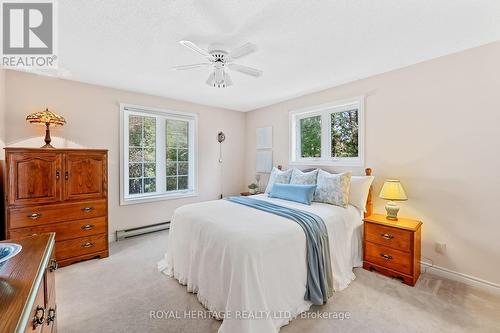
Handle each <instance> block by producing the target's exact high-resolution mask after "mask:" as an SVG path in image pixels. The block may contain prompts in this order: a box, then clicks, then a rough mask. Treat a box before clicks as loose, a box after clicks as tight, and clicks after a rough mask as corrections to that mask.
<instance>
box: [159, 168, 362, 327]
mask: <svg viewBox="0 0 500 333" xmlns="http://www.w3.org/2000/svg"><path fill="white" fill-rule="evenodd" d="M369 174H371V170H369V169H367V175H369ZM252 198H255V199H258V200H264V201H267V202H271V203H274V204H278V205H281V206H284V207H290V208H295V209H300V210H304V211H308V212H311V213H314V214H316V215H318V216H320V217H321V218H322V219H323V221H324V222H325V225H326V227H327V232H328V237H329V239H330V241H329V248H330V253H331V266H332V276H333V288H334V290H335V291H340V290H342V289H344V288H346V287H347V286H348V285H349V283H350V282H351V281H352V280H354V278H355V275H354V273H353V271H352V268H353V267H359V266H362V250H361V248H362V239H361V237H362V234H361V232H362V231H361V230H362V224H363V222H362V218H363V211H361V210H359V209H358V208H355V207H354V206H352V205H349V206H348V207H347V208H342V207H338V206H333V205H329V204H323V203H316V202H315V203H313V204H311V205H310V206H307V205H304V204H300V203H296V202H291V201H287V200H281V199H275V198H269V197H268V196H267V195H265V194H261V195H256V196H253V197H252ZM371 209H372V206H371V194H369V195H368V200H367V206H366V210H367V211H368V212H370V211H371ZM158 268H159V270H160V271H161V272H163V273H165V274H167V275H168V276H172V277H174V278H175V279H177V280H178V281H179V282H180V283H181V284H183V285H186V286H187V290H188V291H189V292H193V293H196V294H197V297H198V300H199V301H200V302H201V303H202V304H203V305H204V306H205V307H206V308H207V309H208V310H209V311H211V314H212V315H213V316H214V317H215V318H217V319H222V320H223V323H222V325H221V327H220V329H219V332H220V333H228V332H231V333H233V332H240V333H252V332H262V333H267V332H269V333H271V332H277V331H279V328H280V327H282V326H284V325H286V324H288V322H289V321H290V320H291V319H293V318H294V317H296V316H297V315H299V314H300V313H302V312H304V311H307V310H308V309H309V307H310V306H311V302H309V301H306V300H304V293H305V290H306V275H307V272H306V239H305V235H304V231H303V230H302V229H301V227H300V226H299V225H298V224H296V223H293V222H292V221H290V220H288V219H286V218H284V217H281V216H278V215H274V214H271V213H268V212H264V211H261V210H257V209H253V208H251V207H246V206H242V205H238V204H235V203H233V202H230V201H227V200H216V201H208V202H202V203H196V204H190V205H186V206H182V207H180V208H178V209H177V210H176V211H175V213H174V216H173V218H172V222H171V227H170V236H169V246H168V252H167V254H166V255H165V258H164V259H163V260H162V261H160V262H159V264H158Z"/></svg>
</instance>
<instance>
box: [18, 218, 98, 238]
mask: <svg viewBox="0 0 500 333" xmlns="http://www.w3.org/2000/svg"><path fill="white" fill-rule="evenodd" d="M106 231H107V230H106V217H105V216H103V217H96V218H93V219H85V220H77V221H70V222H61V223H55V224H44V225H41V226H36V227H27V228H19V229H12V230H10V231H9V235H8V238H13V239H15V238H21V237H26V236H31V235H34V234H38V235H39V234H46V233H49V232H55V233H56V241H63V240H68V239H73V238H78V237H84V236H90V235H96V234H102V233H105V232H106Z"/></svg>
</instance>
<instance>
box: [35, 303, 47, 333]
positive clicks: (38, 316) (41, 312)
mask: <svg viewBox="0 0 500 333" xmlns="http://www.w3.org/2000/svg"><path fill="white" fill-rule="evenodd" d="M44 321H45V308H43V307H41V306H40V305H38V306H37V307H36V310H35V315H34V316H33V329H36V328H37V327H38V326H39V325H42V324H43V322H44Z"/></svg>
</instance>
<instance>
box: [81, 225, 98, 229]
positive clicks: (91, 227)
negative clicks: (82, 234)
mask: <svg viewBox="0 0 500 333" xmlns="http://www.w3.org/2000/svg"><path fill="white" fill-rule="evenodd" d="M94 227H95V225H93V224H85V225H82V226H81V228H80V229H82V230H91V229H94Z"/></svg>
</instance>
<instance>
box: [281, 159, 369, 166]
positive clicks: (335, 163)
mask: <svg viewBox="0 0 500 333" xmlns="http://www.w3.org/2000/svg"><path fill="white" fill-rule="evenodd" d="M364 164H365V163H364V161H361V160H341V159H339V160H321V159H311V160H299V161H289V162H288V165H291V166H294V165H298V166H310V165H313V166H338V167H363V166H364Z"/></svg>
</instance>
